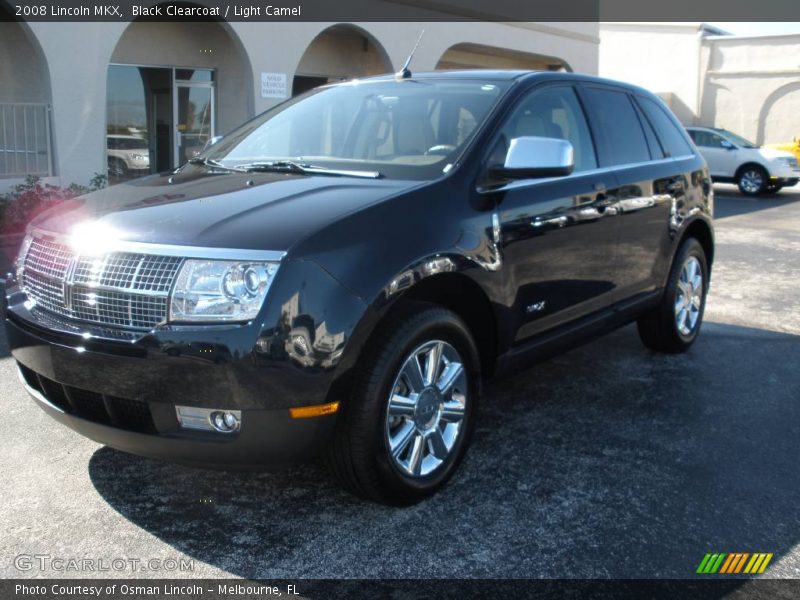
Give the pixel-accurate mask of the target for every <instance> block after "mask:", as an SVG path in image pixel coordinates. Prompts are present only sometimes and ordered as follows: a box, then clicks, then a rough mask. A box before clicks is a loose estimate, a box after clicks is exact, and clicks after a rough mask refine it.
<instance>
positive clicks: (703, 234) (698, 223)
mask: <svg viewBox="0 0 800 600" xmlns="http://www.w3.org/2000/svg"><path fill="white" fill-rule="evenodd" d="M690 237H693V238H695V239H696V240H697V241H698V242H700V245H701V246H702V247H703V252H705V254H706V265H707V267H708V272H709V274H710V273H711V266H712V264H713V263H714V230H713V229H712V228H711V225H710V224H709V223H707V222H706V221H705V219H694V220H693V221H692V222H691V223H690V224H689V225H688V226H687V227H686V229H685V230H684V232H683V233H682V234H681V237H680V241H679V242H678V244H677V245H676V246H675V252H676V253H677V251H678V248H680V247H681V245H682V244H683V242H684V241H685V240H687V239H688V238H690ZM674 260H675V257H674V255H673V261H674Z"/></svg>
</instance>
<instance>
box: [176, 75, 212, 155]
mask: <svg viewBox="0 0 800 600" xmlns="http://www.w3.org/2000/svg"><path fill="white" fill-rule="evenodd" d="M174 98H175V166H176V167H177V166H179V165H182V164H184V163H185V162H186V161H188V160H189V159H190V158H193V157H195V156H197V155H198V154H200V152H202V151H203V147H204V146H205V145H206V143H207V142H208V140H210V139H211V138H212V137H213V136H214V116H215V115H214V84H213V83H211V82H200V83H188V82H181V81H177V82H176V83H175V94H174Z"/></svg>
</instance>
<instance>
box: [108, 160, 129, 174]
mask: <svg viewBox="0 0 800 600" xmlns="http://www.w3.org/2000/svg"><path fill="white" fill-rule="evenodd" d="M108 177H109V179H112V178H113V179H126V178H127V177H128V167H127V165H126V164H125V162H124V161H122V160H120V159H119V158H113V157H109V159H108Z"/></svg>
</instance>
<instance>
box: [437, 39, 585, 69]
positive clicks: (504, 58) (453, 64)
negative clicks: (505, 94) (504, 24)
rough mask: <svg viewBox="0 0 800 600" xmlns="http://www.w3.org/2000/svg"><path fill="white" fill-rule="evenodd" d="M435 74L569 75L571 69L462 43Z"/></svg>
mask: <svg viewBox="0 0 800 600" xmlns="http://www.w3.org/2000/svg"><path fill="white" fill-rule="evenodd" d="M436 69H437V70H445V69H522V70H526V71H572V69H571V68H570V66H569V65H568V64H567V63H566V62H565V61H564V60H562V59H560V58H557V57H555V56H544V55H542V54H533V53H530V52H521V51H519V50H509V49H507V48H497V47H494V46H484V45H483V44H472V43H463V44H456V45H455V46H451V47H450V48H448V49H447V50H446V51H445V53H444V54H442V57H441V58H440V59H439V62H438V63H436Z"/></svg>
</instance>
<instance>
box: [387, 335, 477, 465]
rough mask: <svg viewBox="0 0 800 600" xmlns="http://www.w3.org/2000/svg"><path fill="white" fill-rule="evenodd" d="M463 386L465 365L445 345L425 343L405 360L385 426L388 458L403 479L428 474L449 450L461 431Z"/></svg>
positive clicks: (466, 390) (456, 354) (462, 421)
mask: <svg viewBox="0 0 800 600" xmlns="http://www.w3.org/2000/svg"><path fill="white" fill-rule="evenodd" d="M467 386H468V382H467V373H466V371H465V369H464V361H463V360H462V358H461V356H460V355H459V353H458V351H457V350H456V349H455V348H454V347H453V346H451V345H450V344H448V343H447V342H443V341H441V340H433V341H429V342H425V343H424V344H422V345H421V346H419V347H418V348H417V349H416V350H414V351H413V352H411V354H410V355H409V356H408V357H407V358H406V360H405V362H404V363H403V366H402V367H401V369H400V372H399V373H398V375H397V377H396V378H395V381H394V385H393V386H392V392H391V395H390V396H389V399H388V403H389V405H388V408H387V411H386V427H385V429H386V444H387V447H388V450H389V456H390V457H391V460H392V462H393V463H394V465H395V466H396V467H397V468H398V469H399V470H400V471H401V472H402V473H403V474H404V475H406V476H409V477H424V476H426V475H429V474H430V473H432V472H433V471H434V470H436V468H438V467H439V466H440V465H441V464H442V463H443V462H444V461H445V460H446V459H447V457H448V456H449V455H450V453H451V452H452V451H453V448H455V445H456V441H457V440H458V436H459V435H460V434H461V433H462V431H463V429H464V417H465V415H466V407H467V401H468V398H467V392H468V387H467Z"/></svg>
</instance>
